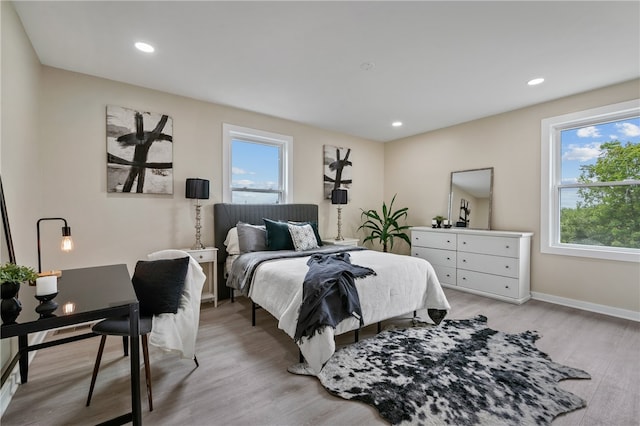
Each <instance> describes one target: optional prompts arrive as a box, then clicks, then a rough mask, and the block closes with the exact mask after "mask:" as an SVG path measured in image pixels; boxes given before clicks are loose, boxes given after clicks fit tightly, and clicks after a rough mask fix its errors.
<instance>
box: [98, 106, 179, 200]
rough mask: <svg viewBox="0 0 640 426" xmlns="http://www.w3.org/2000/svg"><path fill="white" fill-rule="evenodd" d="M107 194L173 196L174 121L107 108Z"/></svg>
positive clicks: (122, 109)
mask: <svg viewBox="0 0 640 426" xmlns="http://www.w3.org/2000/svg"><path fill="white" fill-rule="evenodd" d="M107 192H134V193H139V194H142V193H145V194H173V120H172V119H171V117H169V116H168V115H166V114H158V113H153V112H143V111H136V110H133V109H128V108H123V107H118V106H110V105H109V106H107Z"/></svg>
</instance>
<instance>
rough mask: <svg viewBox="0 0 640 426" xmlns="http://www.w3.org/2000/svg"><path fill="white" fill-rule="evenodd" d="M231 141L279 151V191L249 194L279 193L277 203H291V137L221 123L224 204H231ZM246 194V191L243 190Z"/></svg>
mask: <svg viewBox="0 0 640 426" xmlns="http://www.w3.org/2000/svg"><path fill="white" fill-rule="evenodd" d="M233 139H242V140H243V141H246V142H250V143H257V144H263V145H270V146H277V147H279V148H280V149H281V151H280V152H281V157H282V158H281V162H280V170H279V174H280V180H281V182H282V190H281V191H269V190H256V191H249V192H269V193H271V192H274V193H275V192H279V193H280V197H278V203H279V204H282V203H291V202H293V161H292V159H293V137H291V136H288V135H282V134H278V133H273V132H267V131H264V130H257V129H251V128H249V127H242V126H237V125H234V124H228V123H222V200H223V202H224V203H232V193H233V190H232V186H231V184H232V182H233V177H232V169H233V168H232V155H231V151H232V150H231V144H232V141H233ZM244 191H245V192H246V191H247V190H246V189H244Z"/></svg>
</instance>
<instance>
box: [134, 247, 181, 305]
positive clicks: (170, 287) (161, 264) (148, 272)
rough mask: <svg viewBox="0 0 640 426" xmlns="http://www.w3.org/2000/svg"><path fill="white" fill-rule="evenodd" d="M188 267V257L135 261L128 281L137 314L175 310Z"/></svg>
mask: <svg viewBox="0 0 640 426" xmlns="http://www.w3.org/2000/svg"><path fill="white" fill-rule="evenodd" d="M188 269H189V257H182V258H179V259H159V260H140V261H138V263H137V264H136V269H135V272H134V273H133V278H131V282H132V283H133V289H134V290H135V292H136V296H137V297H138V302H140V315H145V316H147V315H158V314H164V313H172V314H175V313H176V312H178V308H179V307H180V297H181V296H182V291H183V290H184V280H185V277H186V276H187V270H188Z"/></svg>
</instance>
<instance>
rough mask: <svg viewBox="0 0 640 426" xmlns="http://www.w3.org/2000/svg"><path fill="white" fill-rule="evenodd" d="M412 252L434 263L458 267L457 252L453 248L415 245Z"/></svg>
mask: <svg viewBox="0 0 640 426" xmlns="http://www.w3.org/2000/svg"><path fill="white" fill-rule="evenodd" d="M411 254H412V255H414V256H417V257H421V258H423V259H426V260H428V261H429V263H431V264H432V265H443V266H450V267H452V268H455V267H456V252H455V251H452V250H440V249H434V248H427V247H417V246H414V247H412V248H411Z"/></svg>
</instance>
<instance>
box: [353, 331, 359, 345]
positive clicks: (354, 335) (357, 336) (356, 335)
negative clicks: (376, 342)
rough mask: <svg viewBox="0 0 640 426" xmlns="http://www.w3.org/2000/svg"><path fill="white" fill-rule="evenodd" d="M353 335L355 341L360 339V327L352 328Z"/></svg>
mask: <svg viewBox="0 0 640 426" xmlns="http://www.w3.org/2000/svg"><path fill="white" fill-rule="evenodd" d="M353 337H354V341H355V342H356V343H357V342H358V341H359V340H360V329H357V330H354V332H353Z"/></svg>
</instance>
